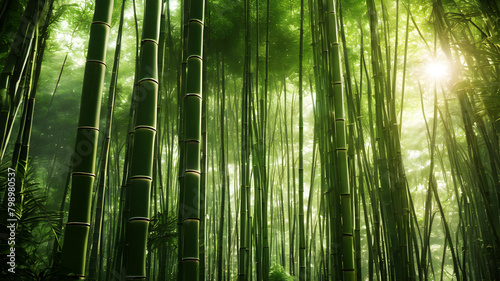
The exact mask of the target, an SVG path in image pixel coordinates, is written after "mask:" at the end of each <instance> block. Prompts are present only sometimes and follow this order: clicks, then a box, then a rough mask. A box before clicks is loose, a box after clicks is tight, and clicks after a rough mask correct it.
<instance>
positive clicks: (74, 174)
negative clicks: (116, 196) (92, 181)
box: [71, 172, 95, 178]
mask: <svg viewBox="0 0 500 281" xmlns="http://www.w3.org/2000/svg"><path fill="white" fill-rule="evenodd" d="M71 175H72V176H89V177H93V178H95V174H93V173H86V172H73V173H71Z"/></svg>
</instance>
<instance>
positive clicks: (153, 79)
mask: <svg viewBox="0 0 500 281" xmlns="http://www.w3.org/2000/svg"><path fill="white" fill-rule="evenodd" d="M146 81H152V82H154V83H156V84H159V83H158V80H156V79H155V78H142V79H141V80H139V82H137V84H140V83H142V82H146Z"/></svg>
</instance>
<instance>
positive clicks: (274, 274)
mask: <svg viewBox="0 0 500 281" xmlns="http://www.w3.org/2000/svg"><path fill="white" fill-rule="evenodd" d="M269 281H293V277H292V276H290V275H289V274H288V273H287V272H286V271H285V269H284V268H283V266H281V265H279V264H275V265H273V266H272V267H271V270H270V271H269Z"/></svg>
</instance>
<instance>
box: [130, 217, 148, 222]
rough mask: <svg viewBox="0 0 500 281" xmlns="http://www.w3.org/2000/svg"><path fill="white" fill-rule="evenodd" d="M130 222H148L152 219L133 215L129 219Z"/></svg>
mask: <svg viewBox="0 0 500 281" xmlns="http://www.w3.org/2000/svg"><path fill="white" fill-rule="evenodd" d="M128 221H129V222H131V221H147V222H150V221H151V220H150V219H149V218H146V217H131V218H130V219H128Z"/></svg>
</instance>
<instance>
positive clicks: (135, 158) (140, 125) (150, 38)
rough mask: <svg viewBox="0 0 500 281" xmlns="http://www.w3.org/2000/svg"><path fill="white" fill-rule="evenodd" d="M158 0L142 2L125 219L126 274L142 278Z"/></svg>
mask: <svg viewBox="0 0 500 281" xmlns="http://www.w3.org/2000/svg"><path fill="white" fill-rule="evenodd" d="M160 7H161V1H159V0H149V1H146V2H145V8H144V19H145V20H144V22H143V32H142V39H141V55H140V60H141V63H140V65H141V67H140V71H139V81H138V85H137V86H138V88H137V93H136V95H135V98H136V102H137V109H136V119H135V128H134V143H133V147H132V159H131V166H130V197H129V198H128V199H129V200H130V203H129V204H130V205H129V206H130V211H129V214H128V218H127V230H126V232H127V233H126V236H127V241H128V247H127V253H126V255H127V259H126V260H127V261H126V267H125V268H126V277H127V278H135V279H146V248H147V241H148V238H147V237H148V227H149V221H150V219H149V215H150V205H151V204H150V197H151V196H150V194H151V182H152V176H153V174H152V173H153V171H152V170H153V155H154V144H155V136H156V122H157V103H158V102H157V97H158V40H159V32H160V13H161V9H160Z"/></svg>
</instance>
